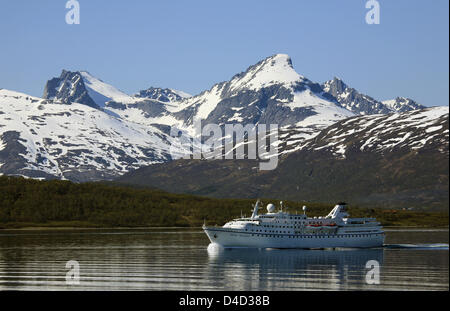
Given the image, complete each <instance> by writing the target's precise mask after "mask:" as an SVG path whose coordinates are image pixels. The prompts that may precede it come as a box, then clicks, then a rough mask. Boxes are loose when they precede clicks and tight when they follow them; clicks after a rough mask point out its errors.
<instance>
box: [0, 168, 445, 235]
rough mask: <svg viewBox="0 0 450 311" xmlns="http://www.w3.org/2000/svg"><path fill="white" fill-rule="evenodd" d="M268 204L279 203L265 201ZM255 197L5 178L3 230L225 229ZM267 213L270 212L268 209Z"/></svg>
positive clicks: (430, 216) (391, 213)
mask: <svg viewBox="0 0 450 311" xmlns="http://www.w3.org/2000/svg"><path fill="white" fill-rule="evenodd" d="M261 200H262V202H263V203H264V204H268V203H276V205H278V202H279V199H278V200H275V199H264V198H262V199H261ZM254 201H255V200H249V199H213V198H206V197H201V196H193V195H183V194H171V193H168V192H164V191H160V190H156V189H148V188H133V187H127V186H123V185H121V186H118V185H115V184H108V183H80V184H78V183H73V182H69V181H60V180H51V181H39V180H33V179H25V178H22V177H10V176H0V228H23V227H144V226H155V227H156V226H157V227H161V226H163V227H164V226H180V227H197V226H201V225H202V224H203V222H204V221H205V222H206V223H207V224H209V225H214V224H217V225H222V224H224V223H225V222H227V221H229V220H231V219H232V218H237V217H240V215H241V213H242V214H244V215H247V216H249V215H250V214H251V209H252V205H251V204H252V203H254ZM348 203H349V204H350V205H349V212H350V215H351V216H352V217H362V216H370V217H376V218H377V219H378V220H379V221H381V223H382V224H383V225H385V226H421V227H423V226H426V227H443V226H448V212H422V211H406V210H392V209H389V210H388V209H380V208H367V207H364V208H363V207H358V206H352V205H351V202H348ZM284 205H285V206H287V207H288V210H287V211H288V212H291V213H296V212H297V213H302V211H301V208H302V206H303V205H306V206H307V207H308V211H307V213H308V215H309V216H325V215H326V214H328V212H329V211H330V210H331V209H332V207H333V206H332V205H329V204H321V203H314V202H293V201H286V202H285V204H284ZM263 212H264V211H263Z"/></svg>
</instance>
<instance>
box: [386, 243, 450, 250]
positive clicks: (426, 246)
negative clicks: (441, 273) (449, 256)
mask: <svg viewBox="0 0 450 311" xmlns="http://www.w3.org/2000/svg"><path fill="white" fill-rule="evenodd" d="M383 247H385V248H393V249H396V248H401V249H405V248H406V249H415V250H447V251H448V244H446V243H433V244H384V245H383Z"/></svg>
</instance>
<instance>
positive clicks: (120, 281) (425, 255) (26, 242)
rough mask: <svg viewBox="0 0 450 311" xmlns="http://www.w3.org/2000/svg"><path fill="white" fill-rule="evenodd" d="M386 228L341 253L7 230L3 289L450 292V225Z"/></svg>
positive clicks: (0, 276) (183, 233)
mask: <svg viewBox="0 0 450 311" xmlns="http://www.w3.org/2000/svg"><path fill="white" fill-rule="evenodd" d="M386 231H387V232H386V234H387V236H386V244H387V245H386V247H383V248H379V249H346V250H334V251H333V250H278V249H268V250H258V249H232V250H221V249H217V248H215V247H208V245H209V240H208V239H207V238H206V235H205V234H204V233H203V232H202V231H201V230H200V229H179V228H164V229H157V228H156V229H120V230H113V229H104V230H97V229H96V230H23V231H13V230H10V231H0V290H449V279H448V276H449V272H448V263H449V259H448V237H449V232H448V230H415V229H401V230H394V229H391V230H386ZM70 260H76V261H77V262H78V263H79V265H80V284H79V285H68V284H67V283H66V274H67V272H68V269H66V263H67V261H70ZM370 260H376V261H377V262H378V263H379V265H380V269H379V271H380V284H367V282H366V274H367V273H368V271H369V269H368V268H366V263H367V262H368V261H370Z"/></svg>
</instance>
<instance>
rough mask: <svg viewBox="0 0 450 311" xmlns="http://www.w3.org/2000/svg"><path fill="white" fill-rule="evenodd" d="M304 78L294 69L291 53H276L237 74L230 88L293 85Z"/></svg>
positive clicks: (255, 88)
mask: <svg viewBox="0 0 450 311" xmlns="http://www.w3.org/2000/svg"><path fill="white" fill-rule="evenodd" d="M304 79H305V78H304V77H303V76H301V75H299V74H298V73H297V72H296V71H295V70H294V67H293V66H292V60H291V58H290V57H289V55H287V54H275V55H272V56H269V57H266V58H265V59H263V60H262V61H260V62H258V63H257V64H255V65H253V66H250V67H249V68H248V69H247V70H246V71H245V72H241V73H239V74H237V75H235V76H234V77H233V78H232V80H231V85H230V90H232V91H238V90H241V89H248V90H259V89H262V88H265V87H270V86H272V85H280V84H283V85H293V84H295V83H298V82H302V81H303V80H304Z"/></svg>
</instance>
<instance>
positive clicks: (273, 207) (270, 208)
mask: <svg viewBox="0 0 450 311" xmlns="http://www.w3.org/2000/svg"><path fill="white" fill-rule="evenodd" d="M267 212H268V213H273V212H275V205H273V204H272V203H270V204H267Z"/></svg>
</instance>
